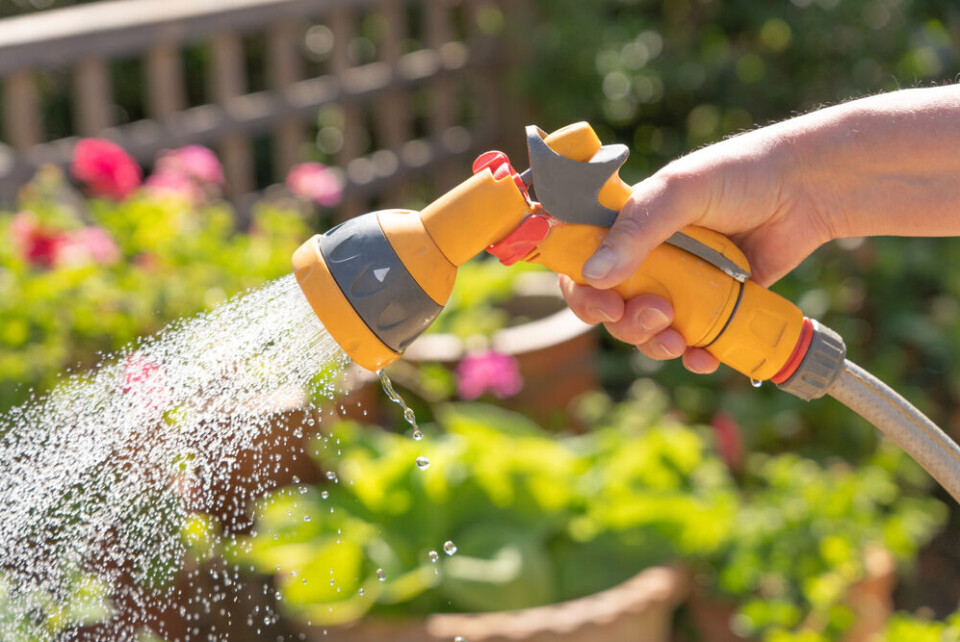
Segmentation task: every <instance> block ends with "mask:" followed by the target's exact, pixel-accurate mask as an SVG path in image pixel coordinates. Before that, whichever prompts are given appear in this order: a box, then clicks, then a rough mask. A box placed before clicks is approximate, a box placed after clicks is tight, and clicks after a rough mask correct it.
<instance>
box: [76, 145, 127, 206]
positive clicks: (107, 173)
mask: <svg viewBox="0 0 960 642" xmlns="http://www.w3.org/2000/svg"><path fill="white" fill-rule="evenodd" d="M70 171H71V173H72V174H73V177H74V178H76V179H77V180H78V181H80V182H81V183H84V184H85V185H86V186H87V188H88V189H89V190H90V193H91V194H92V195H93V196H104V197H107V198H112V199H114V200H118V201H119V200H123V199H125V198H126V197H127V196H129V195H130V194H131V193H132V192H133V191H134V190H136V189H137V188H138V187H140V180H141V178H142V177H143V174H142V172H141V171H140V166H139V165H137V163H136V161H134V160H133V158H131V157H130V155H129V154H127V152H125V151H123V149H122V148H121V147H120V146H119V145H117V144H116V143H112V142H110V141H108V140H104V139H102V138H84V139H82V140H81V141H80V142H78V143H77V146H76V147H75V148H74V150H73V166H72V167H71V170H70Z"/></svg>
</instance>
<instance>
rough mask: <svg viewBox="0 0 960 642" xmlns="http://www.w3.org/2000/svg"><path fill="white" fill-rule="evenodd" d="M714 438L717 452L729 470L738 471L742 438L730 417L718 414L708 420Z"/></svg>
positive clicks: (741, 461) (741, 455)
mask: <svg viewBox="0 0 960 642" xmlns="http://www.w3.org/2000/svg"><path fill="white" fill-rule="evenodd" d="M710 427H711V428H713V434H714V437H715V438H716V440H717V451H718V452H719V453H720V456H721V457H722V458H723V460H724V461H725V462H727V466H728V467H729V468H730V470H733V471H739V470H742V468H743V457H744V452H743V436H742V434H741V432H740V426H739V425H737V422H736V420H734V418H733V417H731V416H730V415H728V414H726V413H723V412H719V413H717V414H716V415H714V416H713V419H711V420H710Z"/></svg>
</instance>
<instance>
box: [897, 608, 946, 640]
mask: <svg viewBox="0 0 960 642" xmlns="http://www.w3.org/2000/svg"><path fill="white" fill-rule="evenodd" d="M907 640H909V642H956V641H957V640H960V613H954V614H953V615H951V616H950V617H949V618H947V620H946V621H945V622H936V621H930V620H924V619H921V618H919V617H916V616H912V615H908V614H906V613H896V614H894V616H893V617H891V618H890V621H889V623H888V624H887V628H886V630H885V631H884V633H883V637H881V638H880V642H906V641H907Z"/></svg>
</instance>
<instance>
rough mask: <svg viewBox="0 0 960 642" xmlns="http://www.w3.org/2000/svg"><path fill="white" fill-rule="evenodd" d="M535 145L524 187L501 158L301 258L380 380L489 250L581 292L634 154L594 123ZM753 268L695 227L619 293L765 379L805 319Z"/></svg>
mask: <svg viewBox="0 0 960 642" xmlns="http://www.w3.org/2000/svg"><path fill="white" fill-rule="evenodd" d="M527 138H528V146H529V151H530V169H529V170H528V171H527V172H525V173H524V174H523V175H522V176H521V175H519V174H517V173H516V172H515V170H513V168H512V167H511V166H510V164H509V161H508V160H507V159H506V156H505V155H503V154H501V153H499V152H489V153H487V154H484V155H483V156H481V157H480V158H479V159H478V161H477V163H476V164H475V166H474V171H475V172H476V173H475V175H474V176H472V177H471V178H469V179H468V180H466V181H464V182H463V183H461V184H460V185H458V186H457V187H455V188H454V189H452V190H450V191H449V192H447V193H446V194H444V195H443V196H441V197H440V198H438V199H437V200H436V201H434V202H433V203H431V204H430V205H428V206H427V207H426V208H424V210H423V211H422V212H419V213H418V212H410V211H406V210H386V211H381V212H373V213H370V214H365V215H363V216H361V217H358V218H356V219H351V220H350V221H347V222H345V223H343V224H341V225H339V226H337V227H335V228H333V229H332V230H330V231H329V232H327V233H325V234H323V235H318V236H315V237H314V238H312V239H310V240H309V241H307V243H305V244H304V245H303V246H302V247H301V248H300V249H299V250H297V253H296V254H295V255H294V271H295V273H296V275H297V279H298V282H299V283H300V286H301V288H302V289H303V291H304V293H305V294H306V296H307V298H308V299H309V300H310V303H311V305H312V307H313V309H314V311H315V312H316V313H317V316H319V317H320V320H321V321H322V322H323V323H324V325H325V326H326V328H327V329H328V330H329V331H330V333H331V334H332V335H333V337H334V339H335V340H336V341H337V342H338V343H339V344H340V345H341V346H342V347H343V349H344V350H345V351H346V352H347V354H348V355H349V356H350V357H351V358H352V359H353V360H354V361H356V362H357V363H358V364H360V365H361V366H363V367H365V368H368V369H370V370H378V369H380V368H382V367H383V366H385V365H387V364H389V363H390V362H392V361H394V360H396V359H397V358H399V356H400V354H401V353H402V352H403V350H404V349H405V348H406V347H407V345H409V343H410V342H411V341H412V340H413V339H414V338H416V337H417V336H418V335H419V334H420V333H421V332H423V330H425V329H426V328H427V326H429V324H430V323H431V322H432V321H433V319H434V318H436V316H437V314H438V313H439V312H440V310H441V309H442V307H443V305H444V304H445V303H446V301H447V298H448V297H449V294H450V291H451V289H452V287H453V281H454V277H455V274H456V268H457V266H459V265H462V264H463V263H465V262H466V261H467V260H469V259H470V258H472V257H473V256H475V255H476V254H478V253H479V252H482V251H483V250H484V249H488V250H489V251H490V252H491V253H493V254H495V255H496V256H498V257H499V258H500V259H501V260H502V261H503V262H504V263H506V264H512V263H513V262H515V261H517V260H527V261H533V262H537V263H541V264H543V265H545V266H547V267H548V268H550V269H551V270H553V271H555V272H557V273H562V274H566V275H568V276H570V277H571V278H573V279H574V280H575V281H578V282H582V278H581V274H580V271H581V269H582V266H583V264H584V262H585V261H586V260H587V258H589V257H590V255H591V254H592V253H593V252H594V250H595V249H596V248H597V247H598V246H599V244H600V242H601V241H602V240H603V237H604V236H605V235H606V233H607V232H608V231H609V226H610V225H611V224H612V222H613V220H614V219H615V217H616V215H617V213H618V212H619V210H620V209H621V208H622V207H623V205H624V204H625V203H626V201H627V199H628V198H629V196H630V187H629V186H628V185H627V184H626V183H624V182H623V181H622V180H621V179H620V177H619V174H618V170H619V168H620V166H621V165H622V163H623V162H624V160H625V159H626V156H627V151H626V148H625V147H623V146H622V145H606V146H605V145H602V144H601V142H600V140H599V138H598V137H597V135H596V133H595V132H594V130H593V129H592V128H591V127H590V125H588V124H587V123H576V124H573V125H570V126H567V127H564V128H563V129H560V130H557V131H556V132H554V133H552V134H550V135H546V134H545V133H544V132H542V131H540V130H539V129H537V128H535V127H530V128H528V130H527ZM530 185H532V186H533V190H534V191H535V197H536V199H537V202H534V201H531V200H530V194H528V192H527V187H529V186H530ZM749 269H750V268H749V265H748V264H747V261H746V258H745V257H744V255H743V253H742V252H740V251H739V249H737V248H736V246H735V245H734V244H733V243H732V242H731V241H730V240H729V239H727V238H726V237H724V236H722V235H721V234H718V233H716V232H712V231H710V230H706V229H703V228H696V227H689V228H686V229H684V230H681V232H679V233H678V234H676V235H675V236H674V237H673V238H671V239H670V241H668V242H667V243H664V244H663V245H661V246H659V247H657V248H655V249H654V250H653V251H652V252H651V253H650V255H649V256H648V257H647V259H646V260H645V261H644V262H643V264H642V265H641V266H640V268H639V269H638V270H637V271H636V272H635V273H634V274H633V275H632V276H631V277H630V278H629V279H627V280H626V281H625V282H623V283H621V284H619V285H618V286H617V287H616V291H617V292H618V293H620V294H621V295H622V296H623V297H624V298H632V297H634V296H637V295H639V294H643V293H653V294H657V295H660V296H663V297H664V298H666V299H668V300H669V301H670V302H671V303H672V305H673V308H674V327H675V328H676V329H677V330H678V331H679V332H680V333H681V334H682V335H683V336H684V338H685V339H686V341H687V343H688V344H689V345H692V346H700V347H704V348H706V349H707V350H709V351H710V352H712V353H713V354H714V355H716V356H717V357H718V358H719V359H720V360H721V361H722V362H724V363H726V364H727V365H729V366H731V367H732V368H734V369H736V370H738V371H740V372H742V373H744V374H746V375H747V376H749V377H751V378H753V379H757V380H766V379H771V378H774V377H777V375H778V374H780V375H782V374H783V373H784V372H785V368H787V369H788V368H789V366H790V364H792V363H794V362H795V361H796V354H795V353H796V349H797V346H798V345H799V344H801V343H802V342H801V335H802V331H803V315H802V313H801V312H800V310H799V309H798V308H797V307H796V306H794V305H793V304H792V303H790V302H789V301H786V300H785V299H783V298H781V297H780V296H778V295H776V294H774V293H773V292H770V291H769V290H766V289H765V288H762V287H761V286H759V285H758V284H757V283H755V282H753V281H751V280H749Z"/></svg>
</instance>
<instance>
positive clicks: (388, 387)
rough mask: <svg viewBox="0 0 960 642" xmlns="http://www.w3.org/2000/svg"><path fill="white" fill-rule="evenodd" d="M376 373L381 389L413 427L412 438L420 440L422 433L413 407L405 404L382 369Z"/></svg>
mask: <svg viewBox="0 0 960 642" xmlns="http://www.w3.org/2000/svg"><path fill="white" fill-rule="evenodd" d="M377 375H378V376H379V377H380V384H381V385H382V386H383V391H384V392H385V393H387V397H388V398H389V399H390V401H392V402H393V403H395V404H397V405H398V406H400V407H401V408H402V409H403V418H404V420H406V422H407V423H408V424H410V427H411V428H413V438H414V439H415V440H416V441H420V440H421V439H422V438H423V433H422V432H420V426H418V425H417V416H416V415H415V414H414V413H413V408H411V407H410V406H408V405H407V402H406V401H404V400H403V397H401V396H400V394H399V393H398V392H397V391H396V390H394V388H393V382H392V381H390V377H388V376H387V373H386V372H385V371H384V370H378V371H377Z"/></svg>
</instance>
